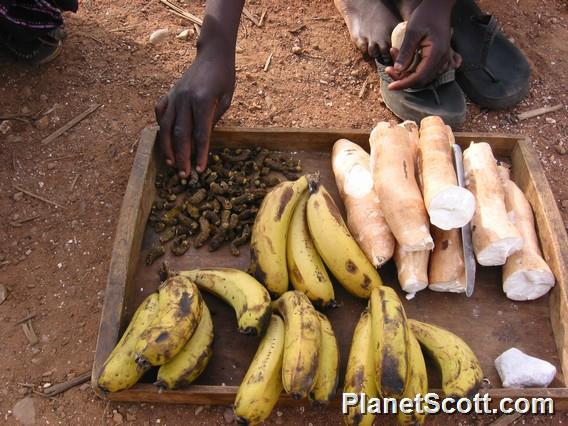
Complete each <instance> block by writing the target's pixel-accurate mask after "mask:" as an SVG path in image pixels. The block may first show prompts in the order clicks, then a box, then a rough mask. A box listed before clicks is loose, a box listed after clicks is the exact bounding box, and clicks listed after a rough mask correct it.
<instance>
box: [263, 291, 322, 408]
mask: <svg viewBox="0 0 568 426" xmlns="http://www.w3.org/2000/svg"><path fill="white" fill-rule="evenodd" d="M273 308H274V309H275V310H276V311H277V312H278V313H279V314H280V315H281V316H282V317H283V318H284V324H285V329H286V332H285V334H284V340H285V348H284V359H283V361H282V385H283V386H284V390H285V391H286V392H287V393H289V394H290V395H292V397H293V398H295V399H301V398H304V397H306V396H307V395H308V393H309V392H310V390H311V389H312V388H313V386H314V384H315V381H316V374H317V371H318V365H319V353H320V346H321V326H320V320H319V318H318V316H317V314H316V310H315V309H314V307H313V305H312V303H311V302H310V300H309V299H308V297H307V296H306V295H305V294H304V293H302V292H300V291H295V290H294V291H287V292H286V293H284V294H283V295H282V296H280V297H279V298H278V299H277V300H276V301H274V302H273Z"/></svg>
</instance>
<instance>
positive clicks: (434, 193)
mask: <svg viewBox="0 0 568 426" xmlns="http://www.w3.org/2000/svg"><path fill="white" fill-rule="evenodd" d="M418 164H419V170H420V181H421V182H422V192H423V194H424V204H425V206H426V210H427V211H428V215H429V216H430V222H431V223H432V225H435V226H437V227H438V228H440V229H446V230H447V229H453V228H461V227H462V226H464V225H465V224H466V223H468V222H469V221H470V220H471V218H472V217H473V213H474V211H475V198H474V197H473V194H472V193H471V192H469V191H468V190H467V189H465V188H462V187H460V186H458V180H457V177H456V172H455V170H454V165H453V154H452V147H451V143H450V137H449V134H448V130H447V128H446V125H445V124H444V121H443V120H442V119H441V118H440V117H437V116H430V117H426V118H424V119H422V121H421V122H420V138H419V140H418Z"/></svg>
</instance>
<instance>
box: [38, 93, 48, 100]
mask: <svg viewBox="0 0 568 426" xmlns="http://www.w3.org/2000/svg"><path fill="white" fill-rule="evenodd" d="M39 99H40V100H42V101H44V102H45V101H47V95H45V94H41V95H39Z"/></svg>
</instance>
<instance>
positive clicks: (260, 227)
mask: <svg viewBox="0 0 568 426" xmlns="http://www.w3.org/2000/svg"><path fill="white" fill-rule="evenodd" d="M307 186H308V181H307V179H306V177H305V176H302V177H301V178H299V179H298V180H296V181H285V182H282V183H280V184H278V185H276V186H275V187H274V188H273V189H272V190H271V191H270V192H269V193H268V194H266V196H265V197H264V200H262V204H261V206H260V210H259V211H258V213H257V215H256V220H255V221H254V225H253V228H252V236H251V241H250V249H251V264H250V268H249V271H250V273H251V275H253V276H254V277H255V278H256V279H257V280H258V281H259V282H260V283H261V284H263V285H264V286H266V288H267V289H268V291H269V292H270V294H271V296H273V297H278V296H280V295H281V294H282V293H284V292H285V291H286V290H288V269H287V266H286V240H287V238H288V226H289V225H290V219H291V217H292V212H293V211H294V208H295V207H296V204H297V203H298V200H299V199H300V196H301V195H302V193H303V192H304V191H305V190H306V188H307Z"/></svg>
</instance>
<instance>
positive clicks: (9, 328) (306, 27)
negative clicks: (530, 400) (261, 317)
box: [0, 0, 568, 425]
mask: <svg viewBox="0 0 568 426" xmlns="http://www.w3.org/2000/svg"><path fill="white" fill-rule="evenodd" d="M481 3H482V6H483V7H485V8H487V10H489V11H490V12H492V13H495V14H496V15H497V17H498V19H499V21H500V23H501V24H502V25H503V27H504V30H505V32H506V33H507V35H508V36H510V37H511V38H512V39H513V40H514V42H515V43H516V44H518V45H519V46H521V47H522V48H523V49H524V51H525V52H526V54H527V55H528V57H529V59H530V61H531V64H532V67H533V77H532V82H531V91H530V96H529V97H528V98H527V99H526V100H525V101H523V102H522V103H521V104H520V105H519V106H518V107H517V108H515V109H514V110H510V111H500V112H485V111H480V110H479V109H478V108H477V107H475V106H473V105H470V106H469V115H468V120H467V122H466V125H465V126H464V130H468V131H489V132H512V133H517V134H522V135H527V136H529V137H530V138H531V140H532V141H533V143H534V145H535V147H536V149H537V151H538V153H539V155H540V158H541V160H542V163H543V165H544V168H545V170H546V174H547V177H548V179H549V181H550V184H551V186H552V189H553V191H554V194H555V196H556V199H557V201H558V204H559V206H561V211H562V214H563V217H564V220H565V223H567V224H568V179H567V177H568V172H567V166H568V156H567V155H566V149H567V148H568V141H567V136H566V126H567V120H566V119H567V117H568V114H567V110H566V105H568V102H567V99H566V96H567V94H566V90H565V87H566V86H565V84H566V81H567V80H566V74H567V72H568V62H567V59H566V58H567V57H568V44H567V43H566V40H568V9H567V5H566V2H564V1H561V0H558V1H552V0H545V1H536V0H502V1H500V2H490V1H488V0H486V1H482V2H481ZM180 5H181V6H183V7H184V8H186V9H187V10H189V11H191V12H193V13H195V14H197V15H202V12H203V7H204V4H201V3H198V2H196V1H193V0H189V1H187V3H185V4H184V3H180ZM247 7H248V8H249V9H250V10H251V11H252V12H253V13H254V14H255V15H256V16H257V17H258V16H260V15H261V12H262V10H264V9H267V10H268V12H267V15H266V19H265V24H264V26H263V27H262V28H257V27H255V26H254V25H252V24H251V22H250V21H249V20H243V25H242V26H241V28H240V31H239V38H238V52H239V53H238V54H237V88H236V92H235V96H234V101H233V106H232V108H231V109H230V111H229V112H228V113H227V114H226V116H225V117H224V119H223V120H222V122H221V123H220V125H226V126H251V127H254V126H278V127H322V128H324V127H353V128H365V129H368V128H371V127H372V126H373V124H374V123H375V122H377V121H378V120H385V119H387V120H388V119H393V118H394V116H393V115H392V114H391V113H390V112H389V111H388V110H387V109H386V108H385V107H384V104H382V103H381V100H380V95H379V90H378V78H377V75H376V73H375V71H374V68H373V66H372V65H371V64H370V63H369V62H367V61H365V60H364V59H363V58H362V57H361V55H360V54H359V52H358V51H357V50H356V49H355V48H354V47H353V46H352V44H351V42H350V40H349V36H348V33H347V29H346V27H345V25H344V23H343V21H342V20H341V19H340V17H339V16H338V15H337V13H336V11H335V9H334V7H333V5H332V2H331V1H330V0H326V1H321V0H312V1H311V2H304V1H299V0H291V1H288V2H279V1H276V0H249V4H247ZM160 28H168V29H169V31H170V35H169V37H168V38H167V40H166V41H165V42H163V43H161V44H159V45H156V46H152V45H149V44H148V43H147V40H148V37H149V35H150V34H151V33H152V32H153V31H154V30H157V29H160ZM185 28H189V27H188V22H187V21H183V20H180V18H178V17H176V16H175V15H173V14H172V13H171V12H169V11H168V9H167V8H166V7H165V6H164V5H163V4H161V3H160V2H159V1H158V0H153V1H143V0H130V1H128V2H116V1H109V0H97V1H93V0H85V1H82V2H81V7H80V11H79V13H78V14H77V15H69V16H67V31H68V33H69V36H68V39H67V40H66V42H65V47H64V50H63V53H62V55H61V56H60V57H59V58H58V59H57V60H56V61H55V62H53V63H52V64H50V65H47V66H43V67H39V68H30V67H27V66H24V65H21V64H14V63H12V62H11V61H9V60H8V58H6V57H3V56H0V115H2V116H3V115H9V114H22V115H24V116H29V115H30V114H32V115H35V116H34V119H31V120H26V119H24V120H22V121H10V124H11V128H10V129H8V131H7V133H5V134H2V133H0V189H1V191H0V212H1V213H0V214H1V217H2V220H1V222H0V240H1V241H3V243H2V245H1V246H0V283H1V284H3V285H4V286H6V287H7V288H8V291H9V296H8V298H7V300H6V301H5V302H4V303H3V304H2V305H0V323H2V326H1V327H0V341H1V342H2V344H1V345H0V356H1V358H2V368H1V369H0V419H1V420H0V423H4V424H16V423H17V422H16V420H15V419H14V416H13V415H12V413H11V410H12V409H13V407H14V405H15V404H16V402H17V401H18V400H21V399H22V398H24V397H26V396H29V397H31V398H32V400H33V405H34V409H35V421H36V424H64V425H70V424H81V425H83V424H85V425H87V424H89V425H90V424H97V425H100V424H120V423H131V424H141V425H142V424H144V425H149V424H162V425H163V424H168V425H178V424H179V425H181V424H204V425H206V424H207V425H209V424H224V423H225V422H226V420H230V419H225V418H224V416H223V414H224V413H225V410H226V408H225V407H205V408H203V407H192V406H160V405H148V404H109V403H107V402H105V401H102V400H99V399H98V398H96V397H95V395H94V393H93V392H92V390H91V389H90V388H89V386H88V385H83V386H80V387H76V388H74V389H71V390H69V391H68V392H66V393H64V394H62V395H60V396H58V397H56V398H54V399H46V398H43V397H41V396H38V395H37V394H36V393H33V391H37V390H38V389H39V388H41V387H45V386H48V384H54V383H59V382H62V381H65V380H66V379H68V378H70V377H72V376H76V375H79V374H81V373H83V372H85V371H88V370H89V369H90V367H91V362H92V359H93V353H94V349H95V341H96V337H97V329H98V325H99V319H100V312H101V307H102V303H103V295H104V288H105V284H106V273H107V270H108V265H109V257H110V252H111V246H112V242H113V234H114V231H115V227H116V222H117V218H118V212H119V208H120V203H121V200H122V196H123V194H124V189H125V187H126V183H127V179H128V175H129V170H130V167H131V163H132V160H133V158H134V153H135V150H136V142H137V138H138V135H139V134H140V131H141V130H142V128H144V127H145V126H147V125H149V124H152V123H153V122H154V114H153V106H154V103H155V102H156V100H157V99H158V97H159V96H160V95H162V94H163V93H165V92H166V91H167V90H168V89H169V87H170V86H171V85H172V84H173V83H174V82H175V81H176V79H177V78H178V77H179V76H180V74H181V73H182V72H183V71H184V70H185V69H186V67H187V66H188V64H190V63H191V61H192V59H193V57H194V55H195V41H196V39H195V36H192V37H191V38H190V39H189V40H188V41H183V40H178V39H176V38H175V34H177V33H179V32H180V31H181V30H182V29H185ZM294 45H300V46H301V47H302V48H303V52H304V53H303V54H300V55H296V54H294V53H292V47H293V46H294ZM271 53H272V54H273V57H272V61H271V64H270V67H269V69H268V71H266V72H265V71H263V67H264V65H265V61H266V59H267V57H268V56H269V55H270V54H271ZM364 81H367V88H366V91H365V92H364V93H363V95H362V96H361V97H360V96H359V93H360V91H361V87H362V86H363V84H364ZM559 103H561V104H563V105H564V107H563V108H562V109H561V110H560V111H557V112H554V113H551V114H548V115H546V116H545V117H539V118H533V119H530V120H526V121H523V122H520V123H517V124H513V122H512V120H511V117H513V116H514V114H515V113H518V112H521V111H526V110H530V109H533V108H536V107H541V106H546V105H555V104H559ZM93 104H100V105H101V106H100V108H98V110H96V111H95V112H94V113H93V114H91V115H90V116H89V117H88V118H86V119H85V120H83V121H82V122H81V123H80V124H78V125H77V126H76V127H75V128H74V129H72V130H70V131H68V132H67V133H66V134H64V135H62V136H59V137H58V138H56V139H55V140H54V141H52V142H50V143H45V144H42V143H41V140H42V138H44V137H46V136H47V135H49V134H50V133H52V132H53V131H54V130H56V129H57V128H59V127H60V126H61V125H63V124H64V123H66V122H67V121H68V120H70V119H71V118H73V117H74V116H76V115H78V114H79V113H80V112H82V111H84V110H85V109H86V108H87V107H88V106H90V105H93ZM42 113H45V115H44V116H43V117H46V118H41V119H39V118H40V117H41V114H42ZM0 121H1V120H0ZM16 185H17V186H19V187H21V188H24V189H25V190H28V191H31V192H33V193H35V194H38V195H40V196H42V197H44V198H45V199H46V200H48V201H50V202H49V203H47V202H43V201H40V200H38V199H34V198H31V197H29V196H27V195H23V194H21V192H20V190H18V189H16V188H15V186H16ZM28 315H34V317H33V320H32V323H33V327H34V329H35V332H36V333H37V336H38V339H39V343H37V344H36V345H34V346H30V345H29V344H28V340H27V339H26V336H25V335H24V332H23V331H22V328H21V326H20V325H17V324H16V323H17V322H18V321H19V320H21V319H22V318H24V317H26V316H28ZM27 384H28V385H29V384H31V385H34V386H33V387H30V386H27ZM225 414H226V413H225ZM565 417H566V416H565V415H557V416H556V418H555V419H552V418H541V419H537V418H527V417H522V418H521V419H518V420H517V421H516V422H517V423H524V422H527V423H534V422H539V423H549V422H551V423H552V422H554V423H558V422H559V421H562V420H565ZM493 420H494V418H490V417H487V418H481V417H462V418H447V417H435V418H433V419H432V420H430V422H431V424H442V423H446V424H456V423H460V424H488V423H490V422H491V421H493ZM339 422H340V415H339V413H338V412H337V410H332V409H305V410H302V409H298V408H294V409H282V410H278V412H277V413H275V414H273V416H272V417H271V419H270V421H269V422H268V423H269V424H291V423H296V424H305V425H307V424H313V425H318V424H339Z"/></svg>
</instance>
